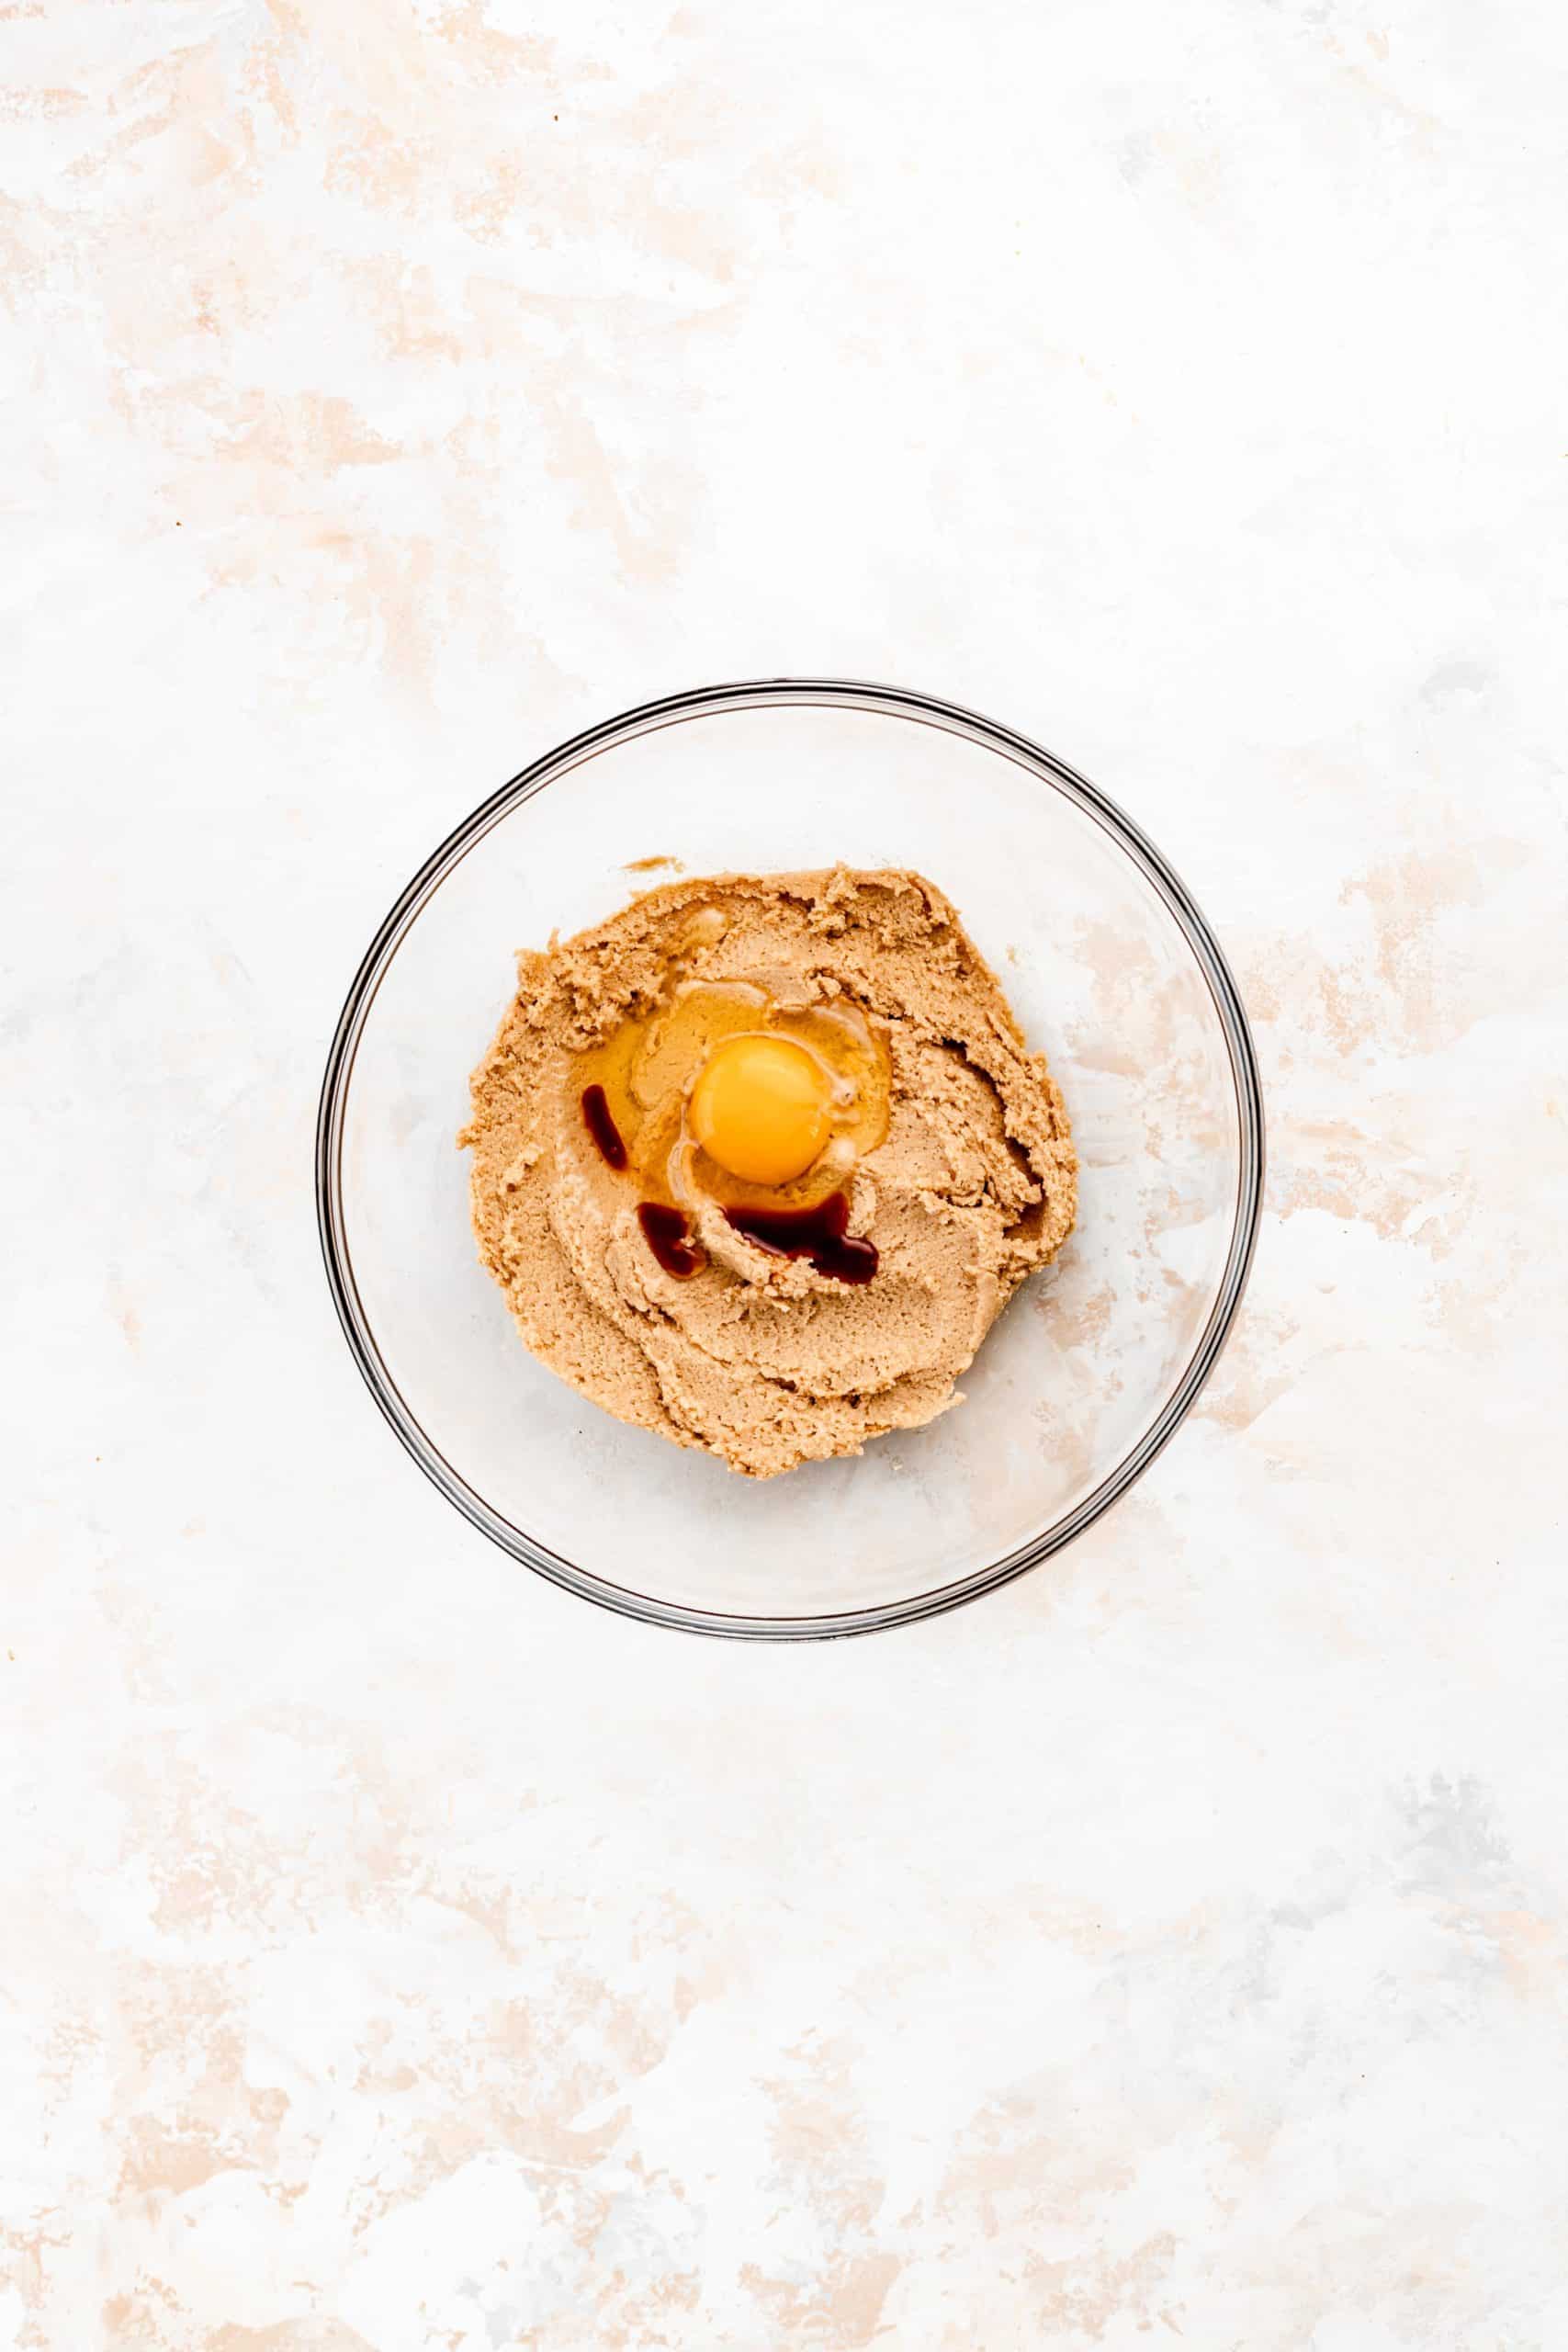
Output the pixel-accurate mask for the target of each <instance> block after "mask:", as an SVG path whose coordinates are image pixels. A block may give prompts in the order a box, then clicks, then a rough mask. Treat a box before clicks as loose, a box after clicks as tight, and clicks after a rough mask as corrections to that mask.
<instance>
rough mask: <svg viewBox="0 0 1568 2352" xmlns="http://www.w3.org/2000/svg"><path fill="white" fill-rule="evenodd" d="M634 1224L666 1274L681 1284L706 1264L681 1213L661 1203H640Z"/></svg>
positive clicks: (705, 1257)
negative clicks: (640, 1230)
mask: <svg viewBox="0 0 1568 2352" xmlns="http://www.w3.org/2000/svg"><path fill="white" fill-rule="evenodd" d="M637 1223H638V1224H639V1225H640V1226H641V1227H642V1238H643V1239H644V1240H645V1241H646V1242H647V1244H648V1246H649V1249H650V1250H652V1252H653V1254H654V1256H655V1257H656V1258H657V1259H658V1261H659V1262H660V1265H661V1266H662V1267H663V1269H664V1271H665V1272H666V1273H667V1274H673V1275H675V1276H676V1278H677V1280H679V1281H681V1282H684V1281H685V1280H686V1278H687V1276H688V1275H689V1274H700V1273H701V1272H702V1270H703V1268H704V1267H705V1265H706V1264H707V1252H706V1251H705V1250H704V1248H703V1246H702V1244H701V1242H699V1241H694V1240H693V1239H692V1235H691V1228H690V1227H689V1226H688V1225H687V1223H686V1219H685V1216H684V1214H683V1213H682V1211H681V1210H680V1209H672V1208H667V1207H666V1206H665V1204H664V1203H663V1202H662V1201H644V1202H642V1203H641V1204H639V1206H638V1209H637Z"/></svg>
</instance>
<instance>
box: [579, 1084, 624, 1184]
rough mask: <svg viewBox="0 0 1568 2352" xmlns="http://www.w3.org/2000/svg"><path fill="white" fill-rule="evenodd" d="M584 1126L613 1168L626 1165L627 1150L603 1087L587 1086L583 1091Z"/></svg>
mask: <svg viewBox="0 0 1568 2352" xmlns="http://www.w3.org/2000/svg"><path fill="white" fill-rule="evenodd" d="M582 1124H583V1125H584V1126H585V1127H586V1128H587V1129H588V1132H589V1134H590V1135H591V1136H592V1138H593V1140H594V1142H595V1143H596V1144H597V1145H598V1147H599V1149H600V1151H601V1152H602V1153H603V1155H604V1158H605V1159H607V1160H608V1161H609V1163H610V1165H611V1167H612V1168H624V1167H625V1166H626V1145H625V1144H624V1143H623V1142H622V1141H621V1131H620V1129H619V1127H617V1126H616V1125H615V1115H614V1114H613V1113H612V1111H611V1109H610V1102H609V1097H608V1096H607V1095H606V1093H605V1091H604V1088H603V1087H602V1086H585V1087H584V1088H583V1090H582Z"/></svg>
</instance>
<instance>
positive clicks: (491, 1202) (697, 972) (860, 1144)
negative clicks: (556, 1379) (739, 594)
mask: <svg viewBox="0 0 1568 2352" xmlns="http://www.w3.org/2000/svg"><path fill="white" fill-rule="evenodd" d="M518 983H519V984H518V991H517V996H516V999H515V1001H514V1002H513V1005H512V1008H511V1010H510V1011H509V1012H508V1013H507V1015H506V1018H505V1019H504V1021H503V1022H502V1025H501V1028H500V1031H499V1032H498V1034H497V1035H496V1038H495V1042H494V1043H493V1045H492V1046H491V1049H490V1051H489V1053H488V1054H487V1055H486V1056H485V1058H484V1060H483V1061H482V1062H481V1063H480V1064H479V1069H477V1070H476V1071H475V1073H474V1077H473V1114H472V1117H471V1119H470V1121H469V1124H468V1126H467V1127H466V1128H465V1129H464V1131H463V1135H462V1136H461V1138H460V1140H461V1141H462V1142H463V1143H464V1144H465V1145H468V1146H469V1147H471V1148H472V1150H473V1154H474V1159H473V1170H472V1204H473V1218H474V1229H475V1232H476V1234H477V1235H478V1237H479V1254H480V1257H481V1258H482V1260H483V1261H484V1263H485V1265H486V1266H487V1267H488V1268H489V1269H490V1271H491V1273H492V1274H493V1275H494V1276H495V1278H496V1280H497V1281H498V1282H499V1283H500V1284H501V1286H502V1290H503V1291H504V1292H505V1294H506V1298H507V1303H508V1305H509V1306H510V1307H511V1309H512V1313H513V1317H514V1318H515V1320H516V1323H517V1326H518V1329H519V1330H520V1331H521V1333H522V1336H523V1338H524V1340H525V1342H526V1344H527V1345H528V1346H529V1347H530V1348H531V1349H532V1350H533V1351H534V1353H535V1354H536V1355H537V1356H539V1357H540V1358H541V1359H542V1360H543V1362H544V1363H547V1364H548V1365H549V1366H550V1368H551V1370H552V1371H554V1372H556V1373H558V1374H560V1376H561V1378H562V1379H564V1380H567V1381H570V1383H571V1385H573V1386H574V1387H576V1388H578V1389H580V1390H581V1392H582V1394H583V1395H584V1396H586V1397H592V1400H593V1401H594V1403H595V1404H597V1405H601V1406H603V1407H604V1409H605V1410H606V1411H607V1412H611V1413H614V1414H615V1415H616V1416H617V1417H618V1418H619V1419H622V1420H626V1421H632V1422H636V1423H637V1424H639V1425H640V1426H641V1427H643V1428H645V1429H650V1430H657V1431H658V1432H659V1433H660V1435H661V1436H664V1437H668V1438H671V1439H672V1440H673V1441H674V1442H676V1443H677V1444H681V1445H689V1446H700V1447H703V1448H705V1450H706V1451H707V1452H709V1453H715V1454H716V1455H718V1457H719V1458H720V1459H721V1460H722V1461H724V1462H727V1463H728V1464H729V1465H730V1466H731V1468H733V1469H736V1470H739V1471H743V1472H745V1473H746V1474H748V1475H749V1476H753V1477H769V1476H773V1474H774V1473H776V1472H778V1471H781V1470H790V1469H794V1468H795V1466H796V1464H799V1463H802V1462H809V1461H820V1460H823V1459H825V1458H827V1457H829V1456H830V1455H834V1454H840V1453H859V1452H860V1451H861V1448H862V1447H863V1444H864V1442H865V1441H866V1439H867V1438H872V1437H877V1436H880V1435H882V1434H883V1433H885V1432H886V1431H887V1430H895V1429H912V1428H916V1427H918V1426H919V1425H920V1424H921V1423H922V1422H925V1421H929V1420H931V1419H933V1418H934V1417H935V1416H936V1415H937V1414H938V1413H940V1412H942V1411H943V1410H944V1409H945V1408H946V1407H948V1406H949V1405H952V1404H954V1403H957V1402H958V1401H959V1397H958V1393H957V1387H956V1383H957V1381H958V1378H959V1376H960V1374H962V1373H963V1372H964V1368H965V1367H966V1366H967V1364H968V1363H970V1361H971V1360H972V1358H973V1356H974V1354H975V1351H976V1349H977V1348H978V1346H979V1345H980V1342H981V1340H983V1339H984V1338H985V1336H986V1333H987V1330H988V1329H990V1326H991V1324H992V1323H993V1322H994V1321H995V1319H996V1317H997V1316H998V1314H999V1313H1000V1311H1001V1309H1002V1307H1003V1306H1005V1305H1006V1304H1007V1301H1008V1300H1009V1298H1010V1297H1011V1295H1012V1294H1013V1292H1014V1291H1015V1290H1016V1289H1017V1288H1018V1286H1019V1284H1020V1283H1021V1282H1022V1281H1023V1280H1024V1279H1025V1277H1026V1276H1027V1275H1028V1274H1030V1273H1031V1272H1033V1271H1034V1269H1035V1268H1036V1267H1038V1266H1043V1265H1044V1264H1045V1263H1046V1262H1047V1261H1049V1260H1050V1259H1051V1258H1052V1257H1054V1256H1055V1253H1056V1251H1057V1250H1059V1249H1060V1248H1061V1246H1062V1243H1063V1242H1064V1241H1065V1240H1066V1237H1067V1235H1068V1233H1069V1232H1070V1231H1071V1230H1072V1225H1073V1218H1074V1215H1075V1211H1076V1205H1077V1181H1076V1175H1077V1162H1076V1159H1075V1157H1074V1153H1073V1146H1072V1138H1071V1133H1070V1130H1069V1127H1068V1124H1067V1117H1066V1111H1065V1109H1064V1107H1063V1103H1062V1098H1061V1095H1060V1093H1059V1091H1058V1090H1057V1088H1056V1085H1055V1081H1054V1080H1053V1079H1052V1077H1051V1074H1050V1072H1049V1070H1048V1069H1046V1067H1045V1062H1044V1058H1043V1056H1041V1055H1039V1054H1031V1053H1030V1052H1029V1051H1028V1049H1027V1047H1026V1046H1025V1045H1024V1043H1023V1040H1022V1037H1021V1035H1020V1034H1019V1030H1018V1025H1017V1023H1016V1022H1015V1021H1014V1019H1013V1017H1012V1014H1011V1012H1010V1010H1009V1007H1008V1005H1007V1002H1006V1000H1005V999H1004V997H1003V995H1002V992H1001V989H1000V988H999V986H998V982H997V979H996V978H995V976H994V974H993V973H992V972H991V970H990V969H989V967H987V965H986V963H985V962H984V961H983V960H982V958H981V957H980V956H979V955H978V954H977V953H976V949H975V948H974V946H973V945H972V944H971V943H970V941H969V940H968V938H967V937H966V936H965V934H964V929H963V926H962V924H961V923H960V922H959V920H958V917H957V915H956V914H955V912H954V911H953V908H952V906H951V905H950V904H949V903H948V901H947V899H944V898H943V897H942V893H941V891H940V890H937V889H936V888H933V887H932V885H931V883H929V882H926V881H924V880H922V879H921V877H920V876H919V875H916V874H909V873H904V872H900V871H895V870H890V871H886V872H878V873H855V872H851V871H848V870H846V869H844V868H841V867H840V868H835V869H833V870H831V871H829V872H822V873H811V874H774V875H723V876H717V877H715V878H710V879H707V880H685V881H681V882H675V883H671V884H669V885H667V886H666V887H664V888H660V889H656V890H651V891H649V892H648V893H647V894H646V895H645V896H643V897H641V898H638V899H634V901H633V902H632V904H631V905H630V906H629V907H627V908H626V909H625V910H623V911H622V912H621V913H619V914H617V915H614V916H612V917H611V918H610V919H609V920H608V921H607V922H603V923H598V924H595V925H594V926H593V927H592V929H591V930H588V931H585V932H581V933H579V934H578V936H577V937H576V938H575V939H570V940H568V941H565V942H564V943H557V942H554V941H552V942H551V944H550V946H549V948H548V949H547V951H546V952H545V953H543V954H534V953H527V954H525V955H523V956H520V957H519V958H518Z"/></svg>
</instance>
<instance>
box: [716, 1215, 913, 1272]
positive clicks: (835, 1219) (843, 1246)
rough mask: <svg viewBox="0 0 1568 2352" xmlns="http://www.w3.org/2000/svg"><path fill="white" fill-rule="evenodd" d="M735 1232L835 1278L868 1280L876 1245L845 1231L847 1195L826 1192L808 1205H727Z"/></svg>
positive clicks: (847, 1218)
mask: <svg viewBox="0 0 1568 2352" xmlns="http://www.w3.org/2000/svg"><path fill="white" fill-rule="evenodd" d="M724 1214H725V1217H726V1219H727V1221H728V1223H729V1224H730V1225H732V1226H733V1227H735V1230H736V1232H737V1233H742V1234H744V1235H745V1237H746V1238H747V1240H748V1241H754V1242H755V1243H756V1245H757V1247H758V1249H759V1250H771V1251H772V1252H773V1255H774V1256H775V1257H780V1258H806V1259H808V1260H809V1261H810V1262H811V1264H812V1265H813V1266H814V1267H815V1268H816V1270H817V1272H818V1273H819V1274H826V1275H827V1276H828V1278H829V1281H831V1282H836V1283H868V1282H870V1280H871V1278H872V1276H873V1274H874V1273H875V1272H876V1244H875V1242H874V1241H867V1240H866V1239H864V1238H863V1236H862V1235H860V1234H856V1233H851V1232H850V1231H849V1229H848V1228H849V1222H850V1204H849V1199H848V1196H847V1194H845V1193H829V1195H828V1197H827V1199H826V1200H825V1201H818V1203H817V1204H816V1206H815V1207H814V1208H809V1209H754V1208H744V1209H726V1210H725V1212H724Z"/></svg>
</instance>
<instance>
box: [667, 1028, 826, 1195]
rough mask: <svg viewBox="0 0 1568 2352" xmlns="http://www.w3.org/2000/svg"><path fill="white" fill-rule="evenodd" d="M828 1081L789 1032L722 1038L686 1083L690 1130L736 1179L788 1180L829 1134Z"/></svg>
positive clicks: (808, 1161) (759, 1181)
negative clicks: (697, 1074)
mask: <svg viewBox="0 0 1568 2352" xmlns="http://www.w3.org/2000/svg"><path fill="white" fill-rule="evenodd" d="M830 1085H831V1081H830V1080H829V1076H828V1073H827V1072H826V1070H824V1069H823V1068H822V1066H821V1064H820V1063H819V1062H818V1060H817V1058H816V1057H815V1056H814V1055H812V1054H808V1053H807V1050H806V1048H805V1046H797V1045H795V1043H794V1042H793V1041H792V1040H791V1039H790V1038H788V1037H758V1036H739V1037H728V1038H727V1039H726V1040H725V1042H724V1044H723V1045H722V1046H719V1047H718V1048H717V1050H716V1052H715V1053H713V1054H712V1055H711V1056H710V1057H709V1058H708V1060H707V1062H706V1063H705V1065H704V1068H703V1071H702V1074H701V1076H700V1077H699V1078H698V1080H697V1082H696V1084H695V1086H694V1088H693V1089H692V1101H691V1110H690V1114H689V1115H690V1120H691V1131H692V1133H693V1135H694V1136H695V1137H696V1139H697V1141H698V1143H699V1144H701V1146H702V1148H703V1149H704V1150H705V1152H706V1153H707V1155H708V1157H709V1159H716V1161H717V1162H718V1164H719V1166H720V1167H721V1168H724V1169H728V1171H729V1173H730V1175H731V1176H739V1178H740V1180H741V1182H743V1183H747V1184H788V1183H790V1182H793V1180H794V1179H795V1177H796V1176H804V1175H805V1173H806V1171H807V1169H808V1168H809V1167H810V1165H811V1163H812V1161H813V1160H814V1159H816V1158H817V1155H818V1152H819V1151H820V1150H821V1149H822V1147H823V1145H824V1144H825V1143H826V1142H827V1140H828V1136H829V1133H830V1131H831V1124H832V1123H831V1120H830V1118H829V1102H830V1092H829V1089H830Z"/></svg>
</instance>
